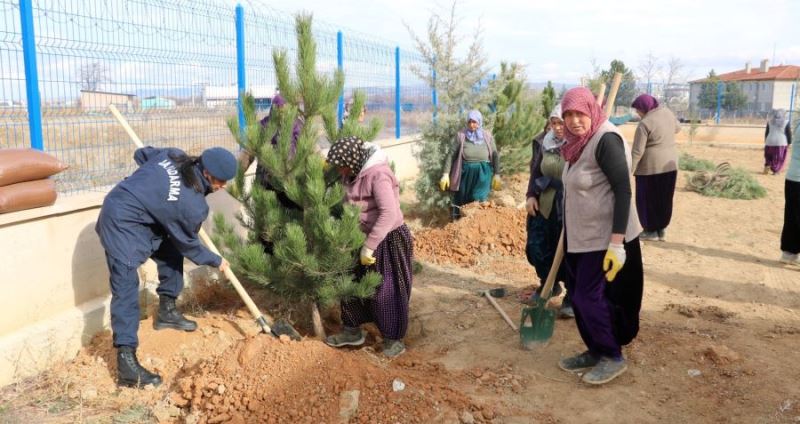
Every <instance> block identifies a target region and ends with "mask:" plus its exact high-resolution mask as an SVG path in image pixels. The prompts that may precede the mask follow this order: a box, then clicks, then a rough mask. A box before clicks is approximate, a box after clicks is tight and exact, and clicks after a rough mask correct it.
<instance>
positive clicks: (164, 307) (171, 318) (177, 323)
mask: <svg viewBox="0 0 800 424" xmlns="http://www.w3.org/2000/svg"><path fill="white" fill-rule="evenodd" d="M153 328H155V329H156V330H163V329H165V328H174V329H175V330H183V331H194V330H197V323H196V322H194V321H192V320H188V319H186V317H184V316H183V314H181V313H180V312H178V309H177V308H175V299H173V298H171V297H169V296H163V295H162V296H159V297H158V315H156V319H155V320H153Z"/></svg>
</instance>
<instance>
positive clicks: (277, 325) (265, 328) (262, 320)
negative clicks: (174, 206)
mask: <svg viewBox="0 0 800 424" xmlns="http://www.w3.org/2000/svg"><path fill="white" fill-rule="evenodd" d="M108 109H109V110H111V114H112V115H114V117H115V118H117V121H119V123H120V124H122V128H124V129H125V132H126V133H128V136H129V137H130V138H131V140H133V143H134V144H136V147H138V148H142V147H144V144H143V143H142V140H141V139H139V136H137V135H136V133H135V132H134V131H133V128H131V126H130V125H129V124H128V121H127V120H126V119H125V117H124V116H122V114H121V113H120V112H119V109H117V108H116V106H114V105H113V104H110V105H108ZM199 236H200V240H202V241H203V243H204V244H205V245H206V247H208V248H209V250H211V251H212V252H214V253H216V254H217V255H220V253H219V250H218V249H217V246H215V245H214V242H213V241H211V238H210V237H209V236H208V234H206V231H205V230H204V229H203V228H202V227H201V228H200V233H199ZM220 256H222V255H220ZM225 277H227V278H228V281H230V283H231V285H233V288H234V289H236V293H238V294H239V297H240V298H242V301H244V304H245V305H246V306H247V309H248V310H249V311H250V314H251V315H253V318H254V319H255V321H256V324H258V326H259V327H261V331H262V332H264V333H265V334H272V335H273V336H275V337H279V336H281V335H284V334H285V335H287V336H289V337H291V338H292V339H293V340H300V338H301V337H300V333H298V332H297V330H295V329H294V327H292V325H291V324H289V322H288V321H286V320H283V319H281V320H278V321H276V322H274V323H273V324H272V326H270V325H269V324H268V323H267V319H266V317H264V315H263V314H261V311H259V310H258V306H256V304H255V302H253V299H252V298H251V297H250V295H249V294H247V292H246V291H245V290H244V287H242V283H240V282H239V279H238V278H236V275H235V274H234V273H233V271H231V268H230V267H228V268H226V269H225Z"/></svg>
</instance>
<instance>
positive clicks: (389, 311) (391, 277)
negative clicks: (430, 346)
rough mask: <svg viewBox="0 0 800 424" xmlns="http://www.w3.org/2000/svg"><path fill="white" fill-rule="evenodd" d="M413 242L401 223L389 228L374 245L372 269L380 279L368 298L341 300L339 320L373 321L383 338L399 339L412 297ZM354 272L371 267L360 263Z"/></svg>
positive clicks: (353, 324)
mask: <svg viewBox="0 0 800 424" xmlns="http://www.w3.org/2000/svg"><path fill="white" fill-rule="evenodd" d="M413 257H414V242H413V239H412V237H411V231H410V230H409V229H408V226H406V224H403V225H401V226H399V227H397V228H396V229H394V230H392V231H390V232H389V234H387V235H386V238H384V239H383V241H382V242H380V244H378V248H377V249H375V265H374V267H375V270H376V271H377V272H378V273H379V274H381V276H382V277H383V281H382V282H381V284H380V285H379V286H378V288H377V289H376V290H375V294H374V295H373V296H372V297H370V298H368V299H350V300H346V301H342V305H341V306H342V322H343V323H344V325H345V326H347V327H358V326H359V325H361V324H364V323H367V322H374V323H375V324H376V325H377V326H378V329H379V330H380V331H381V335H382V336H383V337H384V338H386V339H392V340H401V339H402V338H403V337H405V335H406V330H407V329H408V301H409V299H410V298H411V280H412V275H411V269H412V268H411V261H412V259H413ZM358 268H359V269H358V271H357V275H358V274H361V275H363V274H364V273H366V271H368V270H370V268H372V267H363V266H359V267H358Z"/></svg>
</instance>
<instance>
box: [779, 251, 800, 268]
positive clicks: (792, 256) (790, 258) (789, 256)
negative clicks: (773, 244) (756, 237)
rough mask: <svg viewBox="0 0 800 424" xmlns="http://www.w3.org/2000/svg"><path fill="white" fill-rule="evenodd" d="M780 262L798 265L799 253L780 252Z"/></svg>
mask: <svg viewBox="0 0 800 424" xmlns="http://www.w3.org/2000/svg"><path fill="white" fill-rule="evenodd" d="M781 263H784V264H789V265H800V255H798V254H796V253H789V252H781Z"/></svg>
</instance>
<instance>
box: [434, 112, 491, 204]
mask: <svg viewBox="0 0 800 424" xmlns="http://www.w3.org/2000/svg"><path fill="white" fill-rule="evenodd" d="M439 188H440V189H442V191H446V190H450V191H451V192H453V204H452V207H451V209H450V218H451V219H453V220H456V219H458V218H461V211H460V208H461V206H464V205H466V204H467V203H472V202H475V201H478V202H485V201H486V199H488V198H489V192H490V191H491V190H499V189H500V155H498V154H497V146H495V144H494V137H492V133H490V132H489V130H486V129H484V128H483V116H482V115H481V113H480V112H478V111H477V110H473V111H470V112H469V114H468V115H467V126H466V128H463V129H461V130H460V131H459V132H458V133H457V134H456V139H455V142H454V143H453V147H452V148H451V149H450V158H449V159H448V160H446V161H445V165H444V173H443V174H442V178H441V179H440V180H439Z"/></svg>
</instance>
